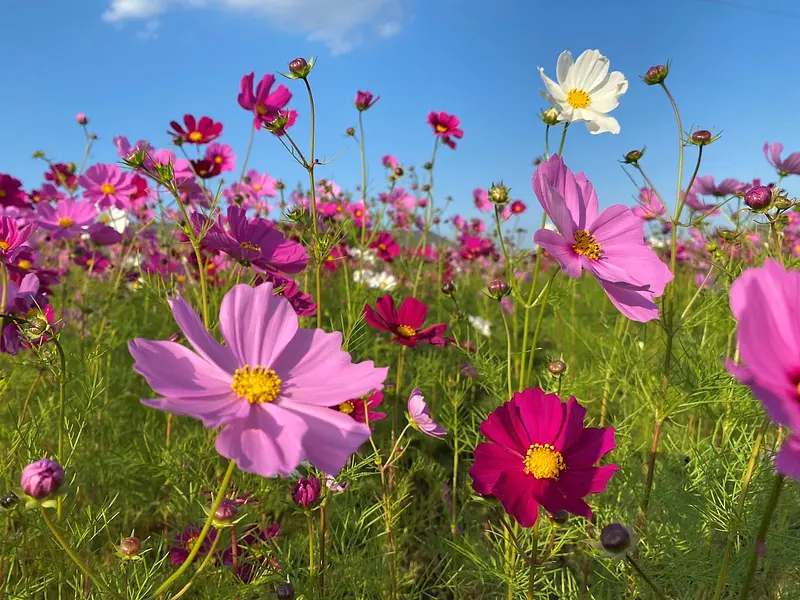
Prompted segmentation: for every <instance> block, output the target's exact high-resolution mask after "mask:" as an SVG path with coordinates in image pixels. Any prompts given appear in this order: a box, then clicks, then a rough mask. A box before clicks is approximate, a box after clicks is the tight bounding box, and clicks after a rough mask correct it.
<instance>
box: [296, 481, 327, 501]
mask: <svg viewBox="0 0 800 600" xmlns="http://www.w3.org/2000/svg"><path fill="white" fill-rule="evenodd" d="M321 489H322V483H321V482H320V480H319V479H317V478H316V477H311V478H310V479H309V478H307V477H301V478H300V481H298V482H297V484H296V485H295V486H294V489H293V490H292V500H294V502H295V504H297V505H298V506H302V507H303V508H308V507H309V506H311V505H312V504H314V503H315V502H316V501H317V499H319V492H320V490H321Z"/></svg>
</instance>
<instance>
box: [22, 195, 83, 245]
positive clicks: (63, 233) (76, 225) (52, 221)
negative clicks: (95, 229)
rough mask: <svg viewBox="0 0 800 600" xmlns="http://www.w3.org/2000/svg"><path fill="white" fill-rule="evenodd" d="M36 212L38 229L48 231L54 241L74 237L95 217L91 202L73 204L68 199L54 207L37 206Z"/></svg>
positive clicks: (47, 205)
mask: <svg viewBox="0 0 800 600" xmlns="http://www.w3.org/2000/svg"><path fill="white" fill-rule="evenodd" d="M36 212H37V217H38V218H37V220H38V223H39V227H41V228H42V229H46V230H47V231H49V232H50V234H51V236H52V238H53V239H54V240H61V239H69V238H73V237H76V236H77V235H79V234H80V233H82V232H83V230H84V229H85V228H87V227H88V226H89V225H91V224H92V222H93V221H94V218H95V217H96V216H97V209H96V208H95V207H94V204H93V203H92V202H75V201H73V200H70V199H69V198H65V199H64V200H61V201H60V202H58V203H57V204H56V205H55V206H52V205H50V204H39V205H38V206H37V207H36Z"/></svg>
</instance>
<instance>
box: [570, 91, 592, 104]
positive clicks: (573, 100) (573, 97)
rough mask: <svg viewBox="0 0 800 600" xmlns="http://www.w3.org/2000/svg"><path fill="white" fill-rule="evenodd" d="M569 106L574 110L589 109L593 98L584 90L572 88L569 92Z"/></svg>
mask: <svg viewBox="0 0 800 600" xmlns="http://www.w3.org/2000/svg"><path fill="white" fill-rule="evenodd" d="M567 104H569V105H570V106H571V107H572V108H589V106H591V104H592V97H591V96H590V95H589V93H588V92H586V91H584V90H579V89H575V88H572V89H571V90H570V91H569V92H567Z"/></svg>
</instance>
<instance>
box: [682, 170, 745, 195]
mask: <svg viewBox="0 0 800 600" xmlns="http://www.w3.org/2000/svg"><path fill="white" fill-rule="evenodd" d="M747 187H748V186H747V184H746V183H742V182H741V181H739V180H738V179H731V178H729V179H723V180H722V181H720V182H719V183H718V184H715V183H714V176H713V175H699V176H698V177H696V178H695V180H694V182H693V183H692V187H691V189H692V191H693V192H694V193H696V194H698V195H700V196H716V197H717V198H725V197H727V196H734V195H736V194H743V193H744V192H745V191H746V190H747Z"/></svg>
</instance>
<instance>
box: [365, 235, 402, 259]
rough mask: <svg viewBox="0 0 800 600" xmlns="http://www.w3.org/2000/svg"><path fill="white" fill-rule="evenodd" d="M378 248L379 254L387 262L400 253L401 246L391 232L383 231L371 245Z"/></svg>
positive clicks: (375, 248)
mask: <svg viewBox="0 0 800 600" xmlns="http://www.w3.org/2000/svg"><path fill="white" fill-rule="evenodd" d="M369 247H370V248H373V249H374V250H376V252H377V254H378V256H379V257H380V258H381V259H382V260H385V261H386V262H392V260H393V259H394V257H395V256H399V255H400V246H399V244H398V243H397V242H395V241H394V238H393V237H392V234H391V233H388V232H386V231H382V232H381V233H379V234H378V237H377V238H376V239H375V240H374V241H373V242H372V243H371V244H370V245H369Z"/></svg>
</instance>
